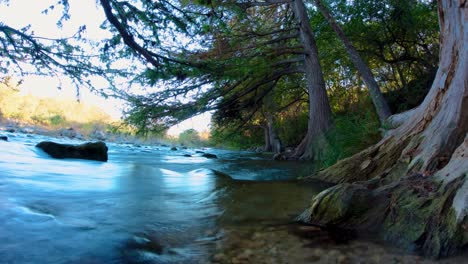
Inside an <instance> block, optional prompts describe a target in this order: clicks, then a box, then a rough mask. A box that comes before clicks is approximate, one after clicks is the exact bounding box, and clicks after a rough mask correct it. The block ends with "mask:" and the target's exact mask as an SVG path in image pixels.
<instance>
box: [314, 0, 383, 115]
mask: <svg viewBox="0 0 468 264" xmlns="http://www.w3.org/2000/svg"><path fill="white" fill-rule="evenodd" d="M314 1H315V5H316V6H317V8H318V9H319V10H320V12H321V13H322V15H323V16H324V17H325V18H326V19H327V21H328V23H329V24H330V25H331V27H332V28H333V30H334V31H335V33H336V35H338V37H339V38H340V40H341V41H342V42H343V44H344V46H345V48H346V52H347V53H348V54H349V57H350V58H351V61H352V62H353V64H354V66H355V67H356V69H357V70H358V71H359V73H360V74H361V76H362V79H363V80H364V82H365V83H366V85H367V88H368V89H369V93H370V96H371V99H372V102H373V103H374V106H375V110H376V112H377V115H378V116H379V120H380V123H381V124H384V123H385V121H386V120H387V118H388V117H389V116H390V115H391V111H390V107H388V104H387V102H386V101H385V98H384V97H383V95H382V92H381V91H380V87H379V85H378V84H377V82H376V81H375V78H374V75H373V74H372V71H371V70H370V68H369V66H367V64H366V63H365V62H364V60H363V59H362V58H361V56H360V55H359V53H358V52H357V50H356V48H354V46H353V44H352V43H351V41H349V39H348V38H347V37H346V35H345V34H344V32H343V30H342V29H341V27H340V26H339V25H338V23H337V22H336V21H335V19H334V18H333V16H332V15H331V14H330V12H329V11H328V9H327V8H326V7H325V6H324V5H323V3H322V1H321V0H314Z"/></svg>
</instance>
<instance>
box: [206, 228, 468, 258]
mask: <svg viewBox="0 0 468 264" xmlns="http://www.w3.org/2000/svg"><path fill="white" fill-rule="evenodd" d="M348 239H349V238H348V237H347V235H346V234H331V233H330V232H327V231H323V230H321V229H320V228H317V227H311V226H299V225H279V226H268V225H267V226H263V227H260V226H259V227H252V226H245V227H239V226H237V227H232V228H228V229H226V230H224V232H223V236H222V237H221V238H220V239H219V241H217V242H216V251H215V252H214V253H213V254H212V256H211V259H210V261H211V263H219V264H247V263H255V264H287V263H290V264H302V263H303V264H306V263H318V264H320V263H323V264H330V263H336V264H347V263H362V264H364V263H368V264H380V263H394V264H397V263H401V264H413V263H421V264H423V263H426V264H436V263H439V264H442V263H443V264H449V263H450V264H453V263H455V264H457V263H460V264H462V263H467V260H468V258H467V256H458V257H452V258H449V259H442V260H431V259H425V258H422V257H420V256H418V255H417V254H410V253H408V252H405V251H403V250H401V249H396V248H393V247H391V246H390V245H385V244H384V243H382V241H376V240H372V239H370V238H359V239H350V240H348ZM200 264H201V262H200Z"/></svg>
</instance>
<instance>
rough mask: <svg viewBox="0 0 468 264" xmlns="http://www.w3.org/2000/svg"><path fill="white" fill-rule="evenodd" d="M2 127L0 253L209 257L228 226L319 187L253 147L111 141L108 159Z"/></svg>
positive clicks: (301, 203)
mask: <svg viewBox="0 0 468 264" xmlns="http://www.w3.org/2000/svg"><path fill="white" fill-rule="evenodd" d="M7 135H8V136H9V141H8V142H4V141H0V241H1V243H0V262H1V263H196V262H199V263H207V262H209V260H210V256H211V255H212V254H213V252H214V250H215V244H216V243H215V242H216V241H217V240H219V239H220V237H221V236H222V235H223V232H224V230H226V229H231V230H232V229H233V228H234V229H235V228H237V227H239V228H241V227H245V226H258V225H265V226H266V225H272V224H279V223H287V222H288V221H290V220H291V219H293V217H294V216H296V215H297V214H298V213H300V212H301V210H302V209H303V208H305V207H306V206H307V204H308V203H309V201H310V199H311V197H312V196H313V195H314V194H315V193H317V192H318V191H320V190H321V189H322V188H323V186H320V185H317V184H303V183H301V184H298V183H295V182H293V181H288V180H290V179H293V178H295V177H297V176H301V175H307V174H308V173H309V172H310V168H308V166H307V164H305V163H291V162H284V163H281V162H276V161H275V162H273V161H270V160H269V157H262V156H259V155H258V154H255V153H249V152H229V151H222V150H214V149H208V150H204V151H206V152H209V153H212V154H216V155H218V159H207V158H204V157H202V156H201V154H200V153H195V150H191V149H186V150H178V151H171V150H170V149H169V147H161V146H138V145H132V144H113V143H108V147H109V161H108V162H96V161H86V160H73V159H65V160H57V159H51V158H50V157H49V156H48V155H47V154H45V153H44V152H42V151H41V150H39V149H37V148H35V147H34V146H35V145H36V144H37V143H38V142H40V141H43V140H50V138H47V137H43V136H30V135H24V134H7ZM54 141H56V142H62V143H80V142H78V141H70V140H65V139H54ZM184 154H190V155H192V157H184V156H183V155H184ZM231 177H232V178H233V179H235V180H233V179H232V178H231ZM272 180H274V181H272Z"/></svg>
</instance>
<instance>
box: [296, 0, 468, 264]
mask: <svg viewBox="0 0 468 264" xmlns="http://www.w3.org/2000/svg"><path fill="white" fill-rule="evenodd" d="M438 5H439V22H440V28H441V50H440V64H439V69H438V72H437V75H436V78H435V80H434V83H433V85H432V87H431V90H430V92H429V93H428V95H427V97H426V98H425V100H424V101H423V103H422V104H421V105H420V106H419V107H418V108H416V109H415V110H414V111H413V114H412V116H411V117H409V118H408V119H407V120H406V122H404V123H403V124H402V125H401V126H399V127H398V128H396V129H395V130H393V131H391V132H390V133H389V134H388V135H387V136H386V137H385V138H384V139H382V141H380V142H379V143H378V144H376V145H375V146H372V147H370V148H368V149H367V150H364V151H363V152H361V153H358V154H356V155H354V156H353V157H351V158H348V159H345V160H343V161H341V162H339V163H337V164H335V165H334V166H332V167H330V168H328V169H326V170H324V171H321V172H319V173H318V175H315V178H319V179H323V180H326V181H330V182H336V183H340V184H338V185H336V186H334V187H332V188H330V189H328V190H325V191H324V192H322V193H320V194H319V195H317V196H316V197H315V198H314V199H313V201H312V206H311V207H310V208H309V209H307V210H306V211H305V212H304V213H303V214H302V215H301V217H300V218H301V220H303V221H307V222H311V223H316V224H321V225H334V226H339V227H343V228H351V229H357V230H359V229H366V230H369V229H371V230H374V231H376V232H378V233H379V234H382V236H383V237H384V238H386V239H389V240H391V241H393V242H395V243H397V244H399V245H402V246H406V247H408V248H410V249H414V250H418V251H419V252H421V253H423V254H426V255H430V256H434V257H441V256H447V255H451V254H454V253H456V252H458V251H461V250H462V249H463V248H465V247H466V246H467V245H468V177H467V176H468V175H467V174H468V158H467V157H468V135H467V132H468V75H467V73H468V45H466V43H468V28H467V27H468V10H467V6H468V1H467V0H439V2H438Z"/></svg>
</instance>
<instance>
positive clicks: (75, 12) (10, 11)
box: [0, 0, 211, 136]
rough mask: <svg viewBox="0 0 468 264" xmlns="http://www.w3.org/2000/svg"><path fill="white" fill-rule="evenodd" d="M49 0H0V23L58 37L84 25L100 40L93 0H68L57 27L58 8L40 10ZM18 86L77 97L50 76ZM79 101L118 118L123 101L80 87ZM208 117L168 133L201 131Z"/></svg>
mask: <svg viewBox="0 0 468 264" xmlns="http://www.w3.org/2000/svg"><path fill="white" fill-rule="evenodd" d="M55 2H57V1H56V0H55V1H51V0H40V1H39V0H10V1H9V6H7V5H6V4H5V1H2V0H0V22H1V21H4V22H5V23H7V24H8V25H9V26H12V27H17V28H21V27H24V26H26V25H28V24H31V25H32V28H33V30H34V32H35V34H36V35H37V36H42V37H49V38H59V37H68V36H71V35H73V34H74V33H75V32H76V31H77V30H78V28H79V27H80V26H82V25H86V29H87V30H86V32H85V34H84V36H85V38H89V39H93V40H99V39H102V38H103V37H105V36H108V33H107V32H106V31H104V30H102V29H100V25H101V23H102V21H104V20H105V16H104V12H103V11H102V9H101V8H100V6H98V5H96V1H95V0H69V3H70V15H71V18H70V20H68V21H66V22H64V24H63V27H62V28H58V27H57V25H56V22H57V20H58V18H59V17H60V16H61V12H60V10H57V9H54V10H53V11H52V12H49V13H48V14H47V15H46V14H42V13H41V12H42V11H43V10H45V9H46V8H47V7H49V6H51V5H52V4H54V3H55ZM23 80H24V82H23V84H22V85H21V87H20V89H21V91H22V92H23V93H30V94H32V95H36V96H41V97H61V98H71V99H77V97H76V94H77V93H76V89H75V87H74V86H73V85H72V84H68V83H66V82H64V83H62V85H61V87H62V89H60V90H59V89H58V88H57V87H58V86H59V80H58V79H57V78H53V77H42V76H30V77H27V78H24V79H23ZM80 101H82V102H84V103H87V104H92V105H96V106H98V107H100V108H102V109H103V110H104V111H106V112H107V113H108V114H109V115H110V116H112V117H113V118H115V119H118V118H120V117H121V116H122V110H123V107H124V102H123V101H120V100H117V99H105V98H103V97H100V96H98V95H96V94H94V93H92V92H90V91H88V90H86V89H80ZM210 119H211V114H210V113H205V114H202V115H199V116H196V117H194V118H191V119H189V120H186V121H184V122H182V123H180V124H179V125H176V126H174V127H171V129H169V131H168V134H169V135H172V136H174V135H178V134H179V133H180V132H182V131H184V130H187V129H191V128H193V129H196V130H197V131H200V132H201V131H204V130H207V129H208V126H209V123H210Z"/></svg>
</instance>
